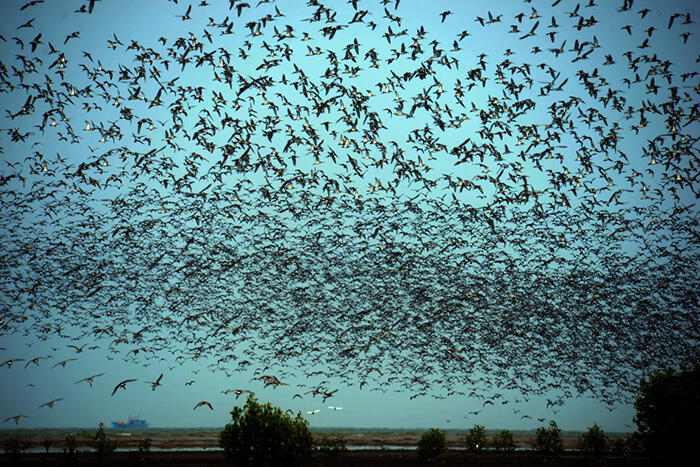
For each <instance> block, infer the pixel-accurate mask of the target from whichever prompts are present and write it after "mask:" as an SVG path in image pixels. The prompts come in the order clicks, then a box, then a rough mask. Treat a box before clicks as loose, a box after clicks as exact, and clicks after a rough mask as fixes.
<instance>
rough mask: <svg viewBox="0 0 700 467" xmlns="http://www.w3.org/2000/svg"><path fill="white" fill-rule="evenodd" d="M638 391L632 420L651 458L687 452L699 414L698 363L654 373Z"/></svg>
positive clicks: (691, 447)
mask: <svg viewBox="0 0 700 467" xmlns="http://www.w3.org/2000/svg"><path fill="white" fill-rule="evenodd" d="M639 390H640V394H639V396H638V397H637V400H636V401H635V403H634V408H635V409H636V410H637V415H636V416H635V417H634V421H635V423H636V424H637V429H638V430H639V434H640V438H641V441H642V444H643V446H644V450H645V451H646V453H647V454H649V455H650V456H651V457H655V458H659V457H668V456H670V455H677V456H679V457H686V456H687V455H689V454H691V451H692V450H694V441H695V437H696V433H697V431H696V430H697V429H696V427H695V424H696V423H697V420H698V417H700V363H696V364H695V366H694V367H693V368H691V369H686V368H681V370H680V371H678V372H674V371H673V370H670V369H669V370H667V371H663V372H658V373H655V374H653V375H651V376H650V377H649V379H648V380H642V381H641V383H640V388H639Z"/></svg>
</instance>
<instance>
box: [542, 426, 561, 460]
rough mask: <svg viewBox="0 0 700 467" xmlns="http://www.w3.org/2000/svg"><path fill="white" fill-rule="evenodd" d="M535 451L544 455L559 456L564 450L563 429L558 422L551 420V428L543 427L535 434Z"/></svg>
mask: <svg viewBox="0 0 700 467" xmlns="http://www.w3.org/2000/svg"><path fill="white" fill-rule="evenodd" d="M535 450H536V451H537V452H539V453H540V454H543V455H548V456H552V455H558V454H560V453H561V452H562V451H563V450H564V449H563V447H562V443H561V429H560V428H559V427H558V426H557V422H555V421H554V420H550V422H549V428H545V427H543V426H541V427H539V428H538V429H537V432H536V433H535Z"/></svg>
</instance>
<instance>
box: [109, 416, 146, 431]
mask: <svg viewBox="0 0 700 467" xmlns="http://www.w3.org/2000/svg"><path fill="white" fill-rule="evenodd" d="M147 427H148V423H146V420H142V419H140V418H136V417H129V421H128V422H124V421H121V420H117V421H116V422H115V421H113V422H112V428H147Z"/></svg>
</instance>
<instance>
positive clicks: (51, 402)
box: [37, 397, 63, 409]
mask: <svg viewBox="0 0 700 467" xmlns="http://www.w3.org/2000/svg"><path fill="white" fill-rule="evenodd" d="M62 400H63V398H62V397H59V398H58V399H54V400H52V401H49V402H45V403H43V404H41V405H40V406H39V407H37V409H40V408H42V407H48V408H50V409H53V405H54V404H55V403H56V402H58V401H62Z"/></svg>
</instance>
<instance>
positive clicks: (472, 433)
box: [465, 425, 486, 452]
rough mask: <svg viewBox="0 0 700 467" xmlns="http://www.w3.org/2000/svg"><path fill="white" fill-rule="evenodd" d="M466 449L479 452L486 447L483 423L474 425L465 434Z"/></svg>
mask: <svg viewBox="0 0 700 467" xmlns="http://www.w3.org/2000/svg"><path fill="white" fill-rule="evenodd" d="M465 441H466V444H467V449H469V450H470V451H472V452H481V451H482V450H483V449H484V448H485V447H486V430H485V429H484V427H483V425H474V426H473V427H472V428H470V429H469V433H467V435H466V436H465Z"/></svg>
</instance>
